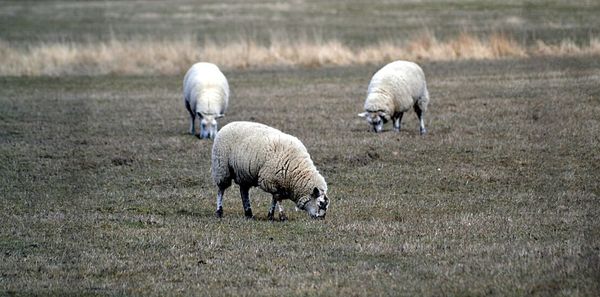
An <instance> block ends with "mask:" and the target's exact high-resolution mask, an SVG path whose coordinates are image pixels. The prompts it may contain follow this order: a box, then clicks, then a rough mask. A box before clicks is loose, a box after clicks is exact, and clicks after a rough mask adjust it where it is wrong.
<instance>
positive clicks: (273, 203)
mask: <svg viewBox="0 0 600 297" xmlns="http://www.w3.org/2000/svg"><path fill="white" fill-rule="evenodd" d="M275 206H277V199H276V198H275V195H273V200H271V207H270V208H269V213H268V214H267V218H269V221H272V220H273V214H274V213H275Z"/></svg>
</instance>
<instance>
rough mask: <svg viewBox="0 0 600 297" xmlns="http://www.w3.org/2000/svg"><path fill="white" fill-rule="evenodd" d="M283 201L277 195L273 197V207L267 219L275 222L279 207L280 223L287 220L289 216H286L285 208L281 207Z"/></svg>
mask: <svg viewBox="0 0 600 297" xmlns="http://www.w3.org/2000/svg"><path fill="white" fill-rule="evenodd" d="M281 200H282V199H281V197H280V196H278V195H277V194H274V195H273V200H271V207H270V208H269V214H268V215H267V217H268V218H269V220H270V221H272V220H273V216H274V214H275V207H278V209H279V220H280V221H285V220H287V216H286V215H285V212H284V210H283V206H281Z"/></svg>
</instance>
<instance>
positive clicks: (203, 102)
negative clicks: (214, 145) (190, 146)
mask: <svg viewBox="0 0 600 297" xmlns="http://www.w3.org/2000/svg"><path fill="white" fill-rule="evenodd" d="M183 99H184V101H185V107H186V109H187V110H188V112H189V113H190V130H189V131H190V134H192V135H195V134H196V127H195V121H196V116H198V118H199V119H200V134H199V135H198V136H199V137H200V138H211V139H214V138H215V135H216V134H217V119H219V118H221V117H223V116H224V113H225V110H227V105H228V104H229V84H228V83H227V78H225V75H223V73H222V72H221V71H220V70H219V67H217V66H216V65H215V64H211V63H203V62H201V63H196V64H194V65H192V67H191V68H190V69H189V70H188V72H187V73H186V74H185V77H184V78H183Z"/></svg>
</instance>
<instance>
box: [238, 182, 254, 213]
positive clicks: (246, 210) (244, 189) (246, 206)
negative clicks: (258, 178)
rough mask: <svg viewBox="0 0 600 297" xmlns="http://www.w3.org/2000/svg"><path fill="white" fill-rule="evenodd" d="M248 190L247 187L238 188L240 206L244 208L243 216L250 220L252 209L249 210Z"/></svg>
mask: <svg viewBox="0 0 600 297" xmlns="http://www.w3.org/2000/svg"><path fill="white" fill-rule="evenodd" d="M249 190H250V188H249V187H245V186H240V194H241V196H242V204H243V206H244V215H245V216H246V218H249V219H251V218H252V217H253V215H252V208H250V195H249V193H248V192H249Z"/></svg>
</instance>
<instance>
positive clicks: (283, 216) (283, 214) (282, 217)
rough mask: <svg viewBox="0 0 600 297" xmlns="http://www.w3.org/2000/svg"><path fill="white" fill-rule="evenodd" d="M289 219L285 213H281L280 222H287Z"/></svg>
mask: <svg viewBox="0 0 600 297" xmlns="http://www.w3.org/2000/svg"><path fill="white" fill-rule="evenodd" d="M287 219H288V217H287V216H286V215H285V213H280V214H279V221H280V222H285V221H287Z"/></svg>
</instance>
